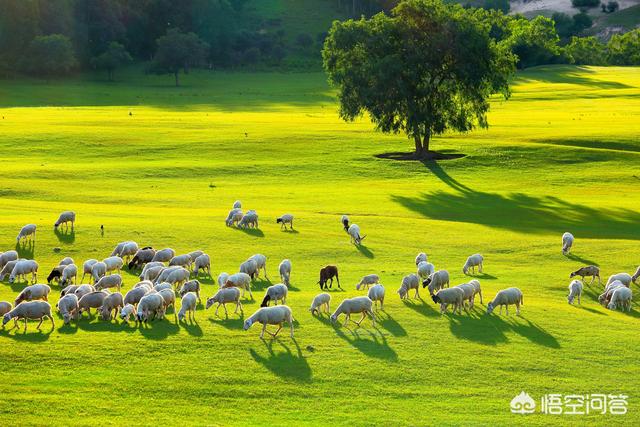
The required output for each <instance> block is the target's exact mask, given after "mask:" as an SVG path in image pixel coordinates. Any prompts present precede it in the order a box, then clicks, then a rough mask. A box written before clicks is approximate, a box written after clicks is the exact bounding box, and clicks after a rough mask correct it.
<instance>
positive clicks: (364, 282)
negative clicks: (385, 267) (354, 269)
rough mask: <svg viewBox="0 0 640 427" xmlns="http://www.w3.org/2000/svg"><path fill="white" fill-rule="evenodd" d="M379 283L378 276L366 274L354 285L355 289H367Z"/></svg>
mask: <svg viewBox="0 0 640 427" xmlns="http://www.w3.org/2000/svg"><path fill="white" fill-rule="evenodd" d="M379 282H380V276H378V275H377V274H367V275H366V276H363V277H362V279H360V282H358V284H357V285H356V289H357V290H360V288H364V289H369V286H372V285H375V284H377V283H379Z"/></svg>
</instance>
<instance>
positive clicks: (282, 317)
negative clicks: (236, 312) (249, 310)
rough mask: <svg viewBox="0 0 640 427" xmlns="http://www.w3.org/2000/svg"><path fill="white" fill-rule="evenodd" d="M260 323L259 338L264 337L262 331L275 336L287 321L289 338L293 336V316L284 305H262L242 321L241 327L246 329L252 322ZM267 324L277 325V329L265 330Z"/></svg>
mask: <svg viewBox="0 0 640 427" xmlns="http://www.w3.org/2000/svg"><path fill="white" fill-rule="evenodd" d="M256 322H258V323H262V332H260V338H261V339H262V338H264V333H265V332H267V333H268V334H269V335H271V336H272V337H274V338H275V337H276V335H278V332H280V330H281V329H282V324H283V323H284V322H287V323H288V324H289V327H290V329H291V338H293V316H292V315H291V309H290V308H289V307H287V306H286V305H278V306H275V307H262V308H260V309H258V311H256V312H255V313H253V314H252V315H251V317H249V318H248V319H247V320H245V322H244V327H243V329H244V330H245V331H246V330H248V329H249V328H250V327H251V325H253V324H254V323H256ZM267 325H278V329H277V330H276V331H275V332H274V333H271V332H269V331H267Z"/></svg>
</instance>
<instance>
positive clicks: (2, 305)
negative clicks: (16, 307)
mask: <svg viewBox="0 0 640 427" xmlns="http://www.w3.org/2000/svg"><path fill="white" fill-rule="evenodd" d="M11 310H13V304H11V303H10V302H8V301H0V316H4V315H5V314H7V313H8V312H10V311H11ZM3 327H4V325H3Z"/></svg>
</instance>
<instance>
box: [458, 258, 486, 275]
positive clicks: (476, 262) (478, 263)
mask: <svg viewBox="0 0 640 427" xmlns="http://www.w3.org/2000/svg"><path fill="white" fill-rule="evenodd" d="M483 261H484V257H483V256H482V255H480V254H474V255H471V256H470V257H469V258H467V262H465V263H464V266H462V272H463V273H464V274H467V273H468V272H469V269H471V271H472V272H473V274H476V267H478V273H482V262H483Z"/></svg>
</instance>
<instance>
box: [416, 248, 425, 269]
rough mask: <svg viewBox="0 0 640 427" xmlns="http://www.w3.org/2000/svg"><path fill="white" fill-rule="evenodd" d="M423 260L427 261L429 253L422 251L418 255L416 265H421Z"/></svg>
mask: <svg viewBox="0 0 640 427" xmlns="http://www.w3.org/2000/svg"><path fill="white" fill-rule="evenodd" d="M421 262H427V254H425V253H424V252H420V253H419V254H418V255H417V256H416V267H417V266H418V265H420V263H421Z"/></svg>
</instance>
